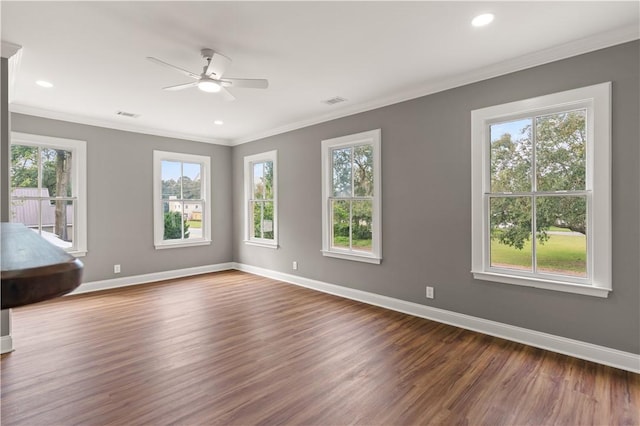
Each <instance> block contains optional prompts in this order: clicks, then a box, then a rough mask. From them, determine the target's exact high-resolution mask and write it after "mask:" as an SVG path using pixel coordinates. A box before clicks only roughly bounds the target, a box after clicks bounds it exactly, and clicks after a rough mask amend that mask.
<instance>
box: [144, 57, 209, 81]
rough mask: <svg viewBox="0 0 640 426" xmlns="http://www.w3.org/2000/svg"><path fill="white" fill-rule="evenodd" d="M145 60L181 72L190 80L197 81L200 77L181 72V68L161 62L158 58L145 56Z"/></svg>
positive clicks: (185, 71)
mask: <svg viewBox="0 0 640 426" xmlns="http://www.w3.org/2000/svg"><path fill="white" fill-rule="evenodd" d="M147 59H148V60H150V61H151V62H155V63H156V64H158V65H162V66H163V67H167V68H171V69H173V70H176V71H178V72H181V73H182V74H185V75H188V76H189V77H191V78H195V79H199V78H200V76H199V75H198V74H195V73H192V72H191V71H187V70H183V69H182V68H179V67H176V66H175V65H171V64H168V63H166V62H165V61H161V60H160V59H158V58H154V57H152V56H147Z"/></svg>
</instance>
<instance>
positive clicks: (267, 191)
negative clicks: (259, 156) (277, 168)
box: [263, 161, 273, 200]
mask: <svg viewBox="0 0 640 426" xmlns="http://www.w3.org/2000/svg"><path fill="white" fill-rule="evenodd" d="M263 164H264V198H266V199H267V200H273V161H265V162H264V163H263Z"/></svg>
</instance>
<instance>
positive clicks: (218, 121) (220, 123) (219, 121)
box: [213, 120, 224, 126]
mask: <svg viewBox="0 0 640 426" xmlns="http://www.w3.org/2000/svg"><path fill="white" fill-rule="evenodd" d="M213 124H217V125H218V126H222V125H223V124H224V121H222V120H216V121H214V122H213Z"/></svg>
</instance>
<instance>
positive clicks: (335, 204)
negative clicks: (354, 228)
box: [331, 200, 351, 249]
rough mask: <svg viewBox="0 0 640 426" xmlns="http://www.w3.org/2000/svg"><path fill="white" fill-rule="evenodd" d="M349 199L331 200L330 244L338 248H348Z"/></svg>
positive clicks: (349, 228)
mask: <svg viewBox="0 0 640 426" xmlns="http://www.w3.org/2000/svg"><path fill="white" fill-rule="evenodd" d="M349 210H350V201H348V200H331V217H332V219H333V221H332V232H333V234H332V237H331V245H332V246H333V247H339V248H347V249H348V248H349V247H350V243H349V234H350V233H351V227H350V226H349V217H350V211H349Z"/></svg>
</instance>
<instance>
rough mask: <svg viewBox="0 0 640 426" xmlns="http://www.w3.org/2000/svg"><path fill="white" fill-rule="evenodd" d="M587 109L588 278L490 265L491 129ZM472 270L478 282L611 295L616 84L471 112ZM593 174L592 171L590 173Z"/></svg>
mask: <svg viewBox="0 0 640 426" xmlns="http://www.w3.org/2000/svg"><path fill="white" fill-rule="evenodd" d="M574 108H587V134H588V138H587V152H586V161H587V176H586V189H587V191H589V192H590V194H589V195H588V196H589V197H590V198H591V199H590V202H589V206H590V209H589V210H588V211H587V217H588V222H587V229H589V230H590V234H589V238H588V240H587V241H588V242H587V244H588V248H587V253H588V260H587V265H588V266H587V267H588V269H589V274H588V276H589V277H590V278H588V279H584V280H575V279H571V278H567V279H566V280H564V279H563V278H564V277H560V276H557V275H553V276H549V277H548V278H547V277H545V276H543V275H542V274H540V275H536V276H534V277H532V276H522V275H519V274H518V273H512V272H511V271H505V270H504V269H501V270H496V268H491V267H489V244H490V238H489V236H488V234H489V230H488V206H487V204H486V201H485V197H484V194H485V193H488V192H489V188H490V169H489V161H490V158H489V147H490V143H491V141H490V138H489V131H488V129H489V125H490V124H492V123H495V122H498V121H508V120H515V119H518V118H523V117H526V116H530V115H532V114H537V113H539V112H548V111H552V110H554V109H555V110H558V111H563V110H569V109H574ZM471 132H472V133H471V178H472V184H471V189H472V223H471V229H472V269H471V272H472V273H473V276H474V278H476V279H480V280H486V281H495V282H500V283H506V284H515V285H522V286H528V287H536V288H543V289H548V290H556V291H563V292H568V293H575V294H582V295H589V296H597V297H607V296H608V294H609V292H610V291H612V285H611V284H612V278H611V275H612V271H611V268H612V266H611V83H610V82H606V83H601V84H596V85H593V86H588V87H583V88H579V89H574V90H568V91H565V92H560V93H554V94H550V95H546V96H540V97H536V98H531V99H526V100H522V101H516V102H511V103H508V104H502V105H496V106H491V107H487V108H482V109H478V110H475V111H472V112H471ZM590 172H591V173H590Z"/></svg>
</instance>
